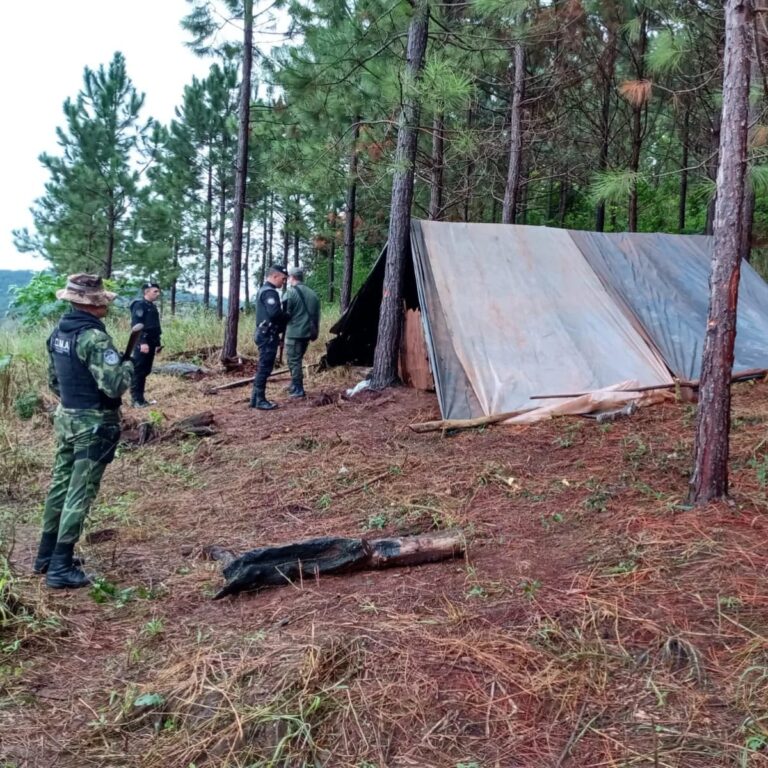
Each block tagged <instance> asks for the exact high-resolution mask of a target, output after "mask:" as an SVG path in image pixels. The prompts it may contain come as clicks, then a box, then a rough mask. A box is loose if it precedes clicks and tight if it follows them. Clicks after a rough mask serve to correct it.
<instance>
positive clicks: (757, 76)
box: [739, 34, 763, 261]
mask: <svg viewBox="0 0 768 768" xmlns="http://www.w3.org/2000/svg"><path fill="white" fill-rule="evenodd" d="M752 37H753V40H754V43H753V48H752V51H751V63H750V68H749V79H750V82H752V83H762V80H763V73H762V71H761V69H760V59H759V55H758V47H757V45H758V44H757V36H756V35H754V34H753V36H752ZM761 103H762V99H760V100H757V99H755V100H754V103H753V102H752V100H750V104H749V125H750V128H752V129H754V127H755V126H756V124H757V121H758V120H759V119H760V106H761ZM743 217H744V220H743V222H742V226H741V248H740V249H739V253H741V258H742V259H744V260H745V261H749V259H750V257H751V256H752V225H753V223H754V219H755V189H754V187H753V186H752V182H751V180H750V179H749V175H747V178H746V179H745V183H744V211H743Z"/></svg>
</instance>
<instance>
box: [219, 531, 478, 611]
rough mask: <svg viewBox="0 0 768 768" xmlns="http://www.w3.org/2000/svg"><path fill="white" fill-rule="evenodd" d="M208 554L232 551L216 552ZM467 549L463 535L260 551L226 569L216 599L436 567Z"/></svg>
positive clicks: (326, 540) (334, 541)
mask: <svg viewBox="0 0 768 768" xmlns="http://www.w3.org/2000/svg"><path fill="white" fill-rule="evenodd" d="M206 550H208V551H209V552H211V553H213V552H217V551H221V552H226V551H227V550H224V549H222V548H217V547H207V548H206ZM464 550H465V542H464V537H463V536H462V535H461V534H458V533H453V534H441V535H428V536H404V537H399V538H390V539H367V540H366V539H350V538H337V537H330V536H326V537H322V538H318V539H308V540H307V541H301V542H295V543H293V544H286V545H284V546H279V547H260V548H258V549H253V550H251V551H250V552H246V553H245V554H244V555H241V556H240V557H238V558H236V559H235V560H233V561H232V562H231V563H229V564H228V565H227V566H226V567H225V568H224V571H223V573H224V578H225V579H226V580H227V583H226V584H225V585H224V587H223V588H222V589H220V590H219V592H217V593H216V595H215V596H214V600H220V599H221V598H222V597H226V596H227V595H237V594H239V593H240V592H244V591H249V592H250V591H254V590H259V589H263V588H264V587H268V586H280V585H283V584H289V583H293V582H295V581H302V580H303V579H312V578H316V577H317V576H320V575H329V574H340V573H350V572H352V571H361V570H366V569H378V568H393V567H398V566H408V565H421V564H423V563H434V562H437V561H439V560H447V559H449V558H453V557H458V556H461V555H463V554H464ZM225 561H226V558H225Z"/></svg>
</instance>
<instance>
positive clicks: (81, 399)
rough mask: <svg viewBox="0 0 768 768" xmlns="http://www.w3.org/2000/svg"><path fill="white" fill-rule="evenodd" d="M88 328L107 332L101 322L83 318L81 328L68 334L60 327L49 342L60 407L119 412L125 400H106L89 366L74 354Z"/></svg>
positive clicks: (110, 398)
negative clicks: (80, 338)
mask: <svg viewBox="0 0 768 768" xmlns="http://www.w3.org/2000/svg"><path fill="white" fill-rule="evenodd" d="M70 319H71V315H70ZM78 319H79V318H78ZM94 319H95V318H94ZM88 328H98V329H100V330H102V331H103V330H104V326H103V325H102V324H101V323H100V322H98V320H96V322H92V321H89V320H88V319H86V318H83V321H82V324H81V325H80V326H79V327H75V328H74V329H72V330H69V331H66V332H64V331H62V330H61V329H60V328H59V327H58V326H57V327H56V328H55V330H54V331H53V333H52V334H51V335H50V337H49V339H48V349H49V350H50V352H51V356H52V358H53V366H54V368H55V370H56V378H57V379H58V382H59V392H60V394H61V404H62V405H63V406H64V407H65V408H77V409H83V408H93V409H97V410H100V411H116V410H117V409H118V408H119V407H120V404H121V402H122V399H121V398H119V397H116V398H115V397H107V396H106V395H105V394H104V393H103V392H102V391H101V390H100V389H99V388H98V387H97V386H96V380H95V379H94V378H93V375H92V374H91V372H90V371H89V370H88V366H86V365H85V363H83V362H82V361H81V360H80V358H79V357H78V356H77V352H76V351H75V348H76V346H77V340H78V337H79V336H80V334H81V333H82V332H83V331H85V330H87V329H88Z"/></svg>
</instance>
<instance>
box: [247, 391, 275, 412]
mask: <svg viewBox="0 0 768 768" xmlns="http://www.w3.org/2000/svg"><path fill="white" fill-rule="evenodd" d="M251 408H258V409H259V410H260V411H271V410H272V409H273V408H277V403H270V402H269V400H267V396H266V394H265V393H264V390H263V389H260V390H256V389H254V390H253V393H252V394H251Z"/></svg>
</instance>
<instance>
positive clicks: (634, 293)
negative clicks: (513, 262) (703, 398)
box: [570, 231, 768, 379]
mask: <svg viewBox="0 0 768 768" xmlns="http://www.w3.org/2000/svg"><path fill="white" fill-rule="evenodd" d="M570 234H571V237H572V238H573V240H574V242H575V243H576V244H577V245H578V247H579V249H580V250H581V251H582V253H583V254H584V257H585V258H586V260H587V261H588V262H589V264H590V266H591V267H592V268H593V269H594V270H595V272H596V273H597V274H598V275H599V276H600V279H601V280H602V281H603V283H604V284H605V285H606V286H607V287H608V289H609V291H611V292H615V295H616V297H617V300H618V301H619V303H620V304H621V303H622V302H623V303H624V304H626V305H627V306H628V308H629V310H630V311H631V313H632V314H633V315H634V317H635V318H636V320H637V321H638V322H639V323H640V324H641V325H642V327H643V328H644V329H645V331H646V333H647V334H648V335H649V336H650V338H651V340H652V343H653V344H654V345H655V346H656V347H657V348H658V350H659V351H660V352H661V354H662V356H663V357H664V359H665V360H666V362H667V365H668V366H669V368H670V369H671V370H672V372H673V373H674V374H675V375H676V376H679V377H681V378H685V379H697V378H699V374H700V371H701V354H702V349H703V345H704V336H705V332H706V327H707V315H708V309H709V272H710V259H711V248H712V240H711V238H708V237H704V236H701V235H684V236H681V235H661V234H641V233H632V234H630V233H617V234H613V233H612V234H607V233H599V232H577V231H572V232H571V233H570ZM733 367H734V370H745V369H747V368H766V367H768V285H766V283H765V282H764V281H763V280H762V278H760V276H759V275H758V274H757V273H756V272H755V270H754V269H753V268H752V267H751V266H750V265H749V264H747V263H746V262H743V263H742V268H741V282H740V284H739V306H738V320H737V326H736V350H735V361H734V366H733Z"/></svg>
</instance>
